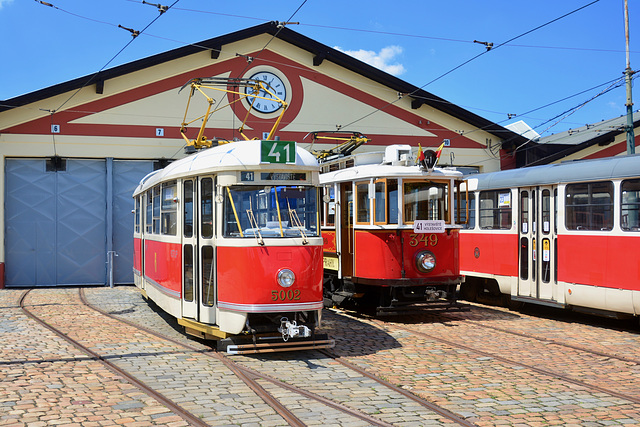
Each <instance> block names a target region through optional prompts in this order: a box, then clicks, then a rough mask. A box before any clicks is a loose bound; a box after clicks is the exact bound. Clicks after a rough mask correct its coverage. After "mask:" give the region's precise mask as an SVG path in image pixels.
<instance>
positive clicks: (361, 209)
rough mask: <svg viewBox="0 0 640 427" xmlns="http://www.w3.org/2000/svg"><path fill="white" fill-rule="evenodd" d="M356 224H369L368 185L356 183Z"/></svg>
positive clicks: (366, 183)
mask: <svg viewBox="0 0 640 427" xmlns="http://www.w3.org/2000/svg"><path fill="white" fill-rule="evenodd" d="M356 215H357V216H356V223H357V224H369V218H370V217H369V183H368V182H358V183H356Z"/></svg>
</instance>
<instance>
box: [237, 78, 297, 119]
mask: <svg viewBox="0 0 640 427" xmlns="http://www.w3.org/2000/svg"><path fill="white" fill-rule="evenodd" d="M250 78H251V79H254V80H261V81H263V82H265V83H267V84H268V86H267V87H268V88H269V90H270V91H271V92H273V93H274V94H276V96H277V97H278V98H280V99H282V100H283V101H286V100H287V88H286V86H285V84H284V82H283V81H282V79H281V78H280V77H278V76H276V75H275V74H274V73H271V72H269V71H260V72H259V73H255V74H254V75H252V76H251V77H250ZM265 86H266V85H265ZM245 90H246V93H247V94H249V93H251V90H252V89H250V88H246V89H245ZM257 95H258V98H255V97H252V96H249V97H247V102H249V104H253V106H252V108H253V111H255V112H259V113H263V114H269V113H274V112H276V111H278V110H279V109H280V108H281V107H282V105H280V103H279V102H278V101H277V100H275V99H274V98H273V96H272V95H271V94H270V93H268V92H266V91H265V90H260V93H258V94H257ZM263 98H267V99H263ZM254 99H255V102H254Z"/></svg>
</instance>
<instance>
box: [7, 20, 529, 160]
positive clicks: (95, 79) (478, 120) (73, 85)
mask: <svg viewBox="0 0 640 427" xmlns="http://www.w3.org/2000/svg"><path fill="white" fill-rule="evenodd" d="M261 34H270V35H272V36H273V37H277V38H278V39H280V40H283V41H285V42H287V43H290V44H292V45H294V46H296V47H298V48H300V49H303V50H306V51H308V52H310V53H312V54H313V55H314V59H313V65H314V66H317V65H320V64H321V63H322V62H323V61H330V62H333V63H335V64H336V65H339V66H341V67H343V68H345V69H348V70H350V71H353V72H355V73H358V74H361V75H362V76H364V77H366V78H369V79H371V80H373V81H375V82H377V83H380V84H382V85H385V86H387V87H389V88H391V89H393V90H394V91H397V92H399V93H407V94H411V95H410V96H411V98H412V103H411V105H412V108H413V109H417V108H419V107H420V106H421V105H423V104H425V105H428V106H430V107H433V108H435V109H437V110H439V111H442V112H444V113H446V114H449V115H451V116H453V117H455V118H458V119H460V120H463V121H465V122H467V123H469V124H471V125H473V126H476V127H478V128H481V129H483V130H484V131H486V132H488V133H490V134H492V135H495V136H496V137H498V138H500V139H503V140H505V142H504V143H503V148H507V149H508V148H509V147H512V146H515V145H517V144H518V143H522V142H524V141H526V138H524V137H522V136H520V135H518V134H516V133H514V132H512V131H510V130H508V129H506V128H504V127H502V126H500V125H498V124H496V123H494V122H491V121H490V120H487V119H485V118H483V117H481V116H478V115H476V114H474V113H472V112H470V111H468V110H465V109H464V108H462V107H459V106H457V105H455V104H453V103H450V102H448V101H446V100H444V99H443V98H440V97H438V96H436V95H434V94H432V93H430V92H427V91H425V90H423V89H421V88H419V87H417V86H414V85H412V84H410V83H408V82H406V81H404V80H401V79H399V78H397V77H395V76H392V75H390V74H388V73H386V72H384V71H382V70H380V69H378V68H375V67H373V66H371V65H369V64H366V63H364V62H362V61H360V60H358V59H356V58H354V57H352V56H350V55H347V54H345V53H343V52H340V51H338V50H336V49H333V48H331V47H329V46H327V45H325V44H322V43H319V42H317V41H315V40H313V39H310V38H309V37H306V36H304V35H302V34H300V33H297V32H295V31H293V30H290V29H289V28H287V27H284V26H283V25H280V24H279V23H278V22H277V21H271V22H267V23H264V24H260V25H256V26H254V27H250V28H246V29H243V30H239V31H236V32H233V33H229V34H226V35H222V36H219V37H215V38H212V39H208V40H204V41H202V42H198V43H194V44H191V45H187V46H183V47H180V48H177V49H173V50H169V51H167V52H163V53H159V54H156V55H152V56H149V57H146V58H142V59H139V60H136V61H132V62H129V63H126V64H123V65H119V66H116V67H113V68H110V69H106V70H103V71H100V72H98V73H96V74H93V75H88V76H83V77H79V78H76V79H73V80H69V81H66V82H63V83H59V84H56V85H53V86H49V87H47V88H44V89H40V90H37V91H34V92H30V93H27V94H25V95H20V96H17V97H15V98H12V99H8V100H5V101H3V102H2V104H0V112H2V111H6V110H10V109H13V108H16V107H21V106H24V105H27V104H30V103H33V102H37V101H39V100H42V99H46V98H50V97H52V96H55V95H59V94H62V93H65V92H69V91H73V90H77V89H80V88H82V87H85V86H88V85H90V84H96V85H98V86H100V85H102V84H103V83H104V82H105V81H106V80H109V79H112V78H115V77H119V76H123V75H125V74H128V73H132V72H135V71H139V70H142V69H145V68H148V67H151V66H154V65H158V64H162V63H164V62H167V61H171V60H175V59H180V58H182V57H185V56H188V55H192V54H195V53H199V52H202V51H203V50H206V49H209V50H210V51H211V57H212V58H213V59H215V58H217V57H218V55H219V54H220V51H221V50H222V49H223V46H224V45H226V44H229V43H233V42H237V41H240V40H244V39H247V38H250V37H254V36H258V35H261Z"/></svg>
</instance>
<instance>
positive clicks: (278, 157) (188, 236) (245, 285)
mask: <svg viewBox="0 0 640 427" xmlns="http://www.w3.org/2000/svg"><path fill="white" fill-rule="evenodd" d="M318 171H319V168H318V164H317V161H316V159H315V158H314V157H313V155H311V154H310V153H309V152H307V151H305V150H303V149H301V148H297V146H296V144H295V143H293V142H287V141H255V140H252V141H241V142H231V143H227V144H223V145H219V146H216V147H213V148H209V149H205V150H202V151H199V152H197V153H196V154H193V155H191V156H188V157H186V158H184V159H182V160H178V161H175V162H173V163H171V164H169V165H168V166H167V167H165V168H164V169H161V170H158V171H155V172H153V173H151V174H149V175H148V176H146V177H145V178H144V179H143V180H142V181H141V182H140V185H139V186H138V188H137V189H136V190H135V192H134V195H133V197H134V199H135V210H134V213H135V227H134V276H135V284H136V286H138V287H139V288H140V289H141V290H142V292H143V294H144V295H146V296H147V297H148V298H149V299H151V300H153V301H154V302H155V303H156V304H157V305H158V306H160V307H161V308H162V309H163V310H165V311H166V312H167V313H169V314H170V315H172V316H174V317H175V318H177V320H178V323H180V324H181V325H183V326H184V327H185V331H186V332H187V333H189V334H192V335H196V336H198V337H202V338H208V339H217V340H218V348H219V349H226V350H227V351H228V352H257V351H277V350H291V349H305V348H327V347H331V346H333V341H332V340H328V339H326V336H324V335H320V334H316V333H315V329H316V328H317V327H318V326H319V323H320V317H321V310H322V238H321V236H320V228H319V224H318V217H319V212H318V200H319V199H318V197H319V196H318V187H317V186H318ZM245 342H248V344H247V345H246V346H243V344H244V343H245Z"/></svg>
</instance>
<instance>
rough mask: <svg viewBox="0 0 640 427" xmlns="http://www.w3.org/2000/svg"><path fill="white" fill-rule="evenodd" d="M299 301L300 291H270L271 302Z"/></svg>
mask: <svg viewBox="0 0 640 427" xmlns="http://www.w3.org/2000/svg"><path fill="white" fill-rule="evenodd" d="M298 300H300V289H288V290H286V291H285V290H284V289H283V290H281V291H275V290H274V291H271V301H298Z"/></svg>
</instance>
